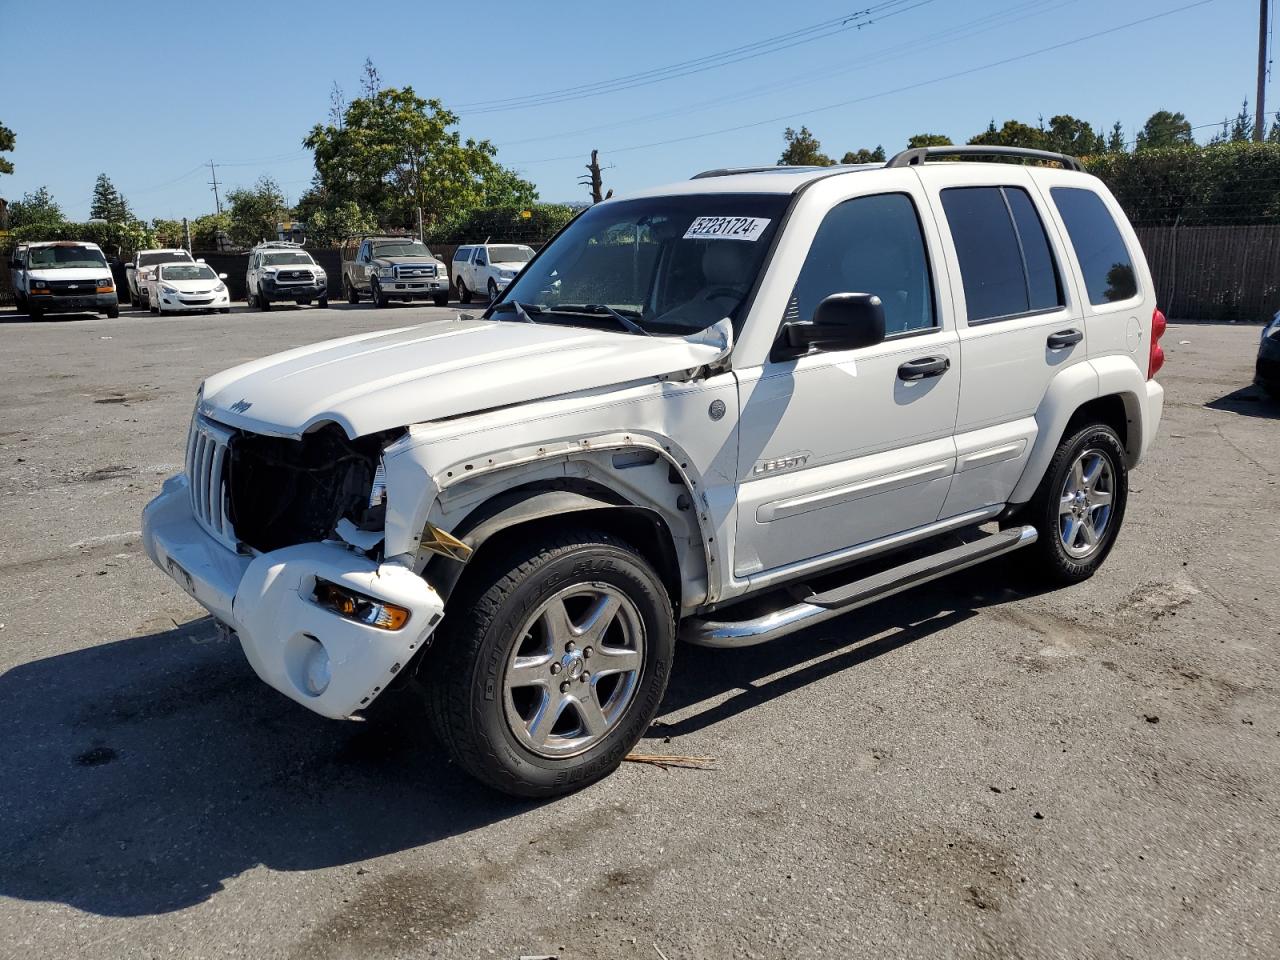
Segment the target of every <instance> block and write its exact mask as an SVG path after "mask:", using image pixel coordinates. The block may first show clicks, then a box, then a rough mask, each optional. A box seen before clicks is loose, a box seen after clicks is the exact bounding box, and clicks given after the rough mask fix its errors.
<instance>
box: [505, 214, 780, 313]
mask: <svg viewBox="0 0 1280 960" xmlns="http://www.w3.org/2000/svg"><path fill="white" fill-rule="evenodd" d="M790 199H791V198H790V196H788V195H781V194H778V195H774V194H728V193H720V194H704V195H691V196H675V197H646V198H643V199H638V200H622V201H613V202H609V203H602V204H599V205H598V206H595V207H592V208H591V209H589V210H587V211H586V212H585V213H583V214H582V215H581V216H579V217H578V219H577V220H575V221H573V223H571V224H570V225H569V227H568V228H567V229H566V230H565V231H564V232H563V233H561V234H560V235H559V236H558V237H557V238H556V239H555V240H553V241H552V242H551V243H550V244H549V245H548V246H547V247H545V248H544V249H543V250H542V252H541V253H539V255H538V258H537V260H535V261H534V262H533V263H532V264H530V265H529V266H528V267H526V268H525V270H524V272H523V273H522V274H520V276H519V277H518V278H517V279H516V281H515V282H514V283H513V284H512V285H511V286H510V287H508V288H507V292H506V294H505V295H504V296H503V298H502V301H501V303H500V304H499V305H498V307H499V308H498V309H497V310H496V311H495V315H496V316H497V317H500V318H501V319H504V320H505V319H510V318H511V317H512V315H513V311H511V310H506V311H503V310H502V309H501V304H502V303H507V302H510V301H518V302H520V303H521V304H523V305H525V306H526V307H537V308H539V309H538V312H537V316H536V318H535V319H536V321H537V322H539V323H544V322H559V323H578V324H582V325H590V326H602V327H606V328H610V329H617V327H618V323H617V322H616V320H615V319H614V318H612V317H610V316H609V315H608V311H609V310H613V311H616V312H618V313H621V314H624V315H626V316H627V317H629V318H631V319H633V320H634V321H635V322H636V323H638V324H639V325H640V326H641V327H642V328H643V329H644V330H645V331H646V332H649V333H660V334H661V333H666V334H688V333H693V332H696V331H698V330H702V329H704V328H706V327H709V326H711V325H712V324H713V323H715V322H717V321H718V320H723V319H724V318H725V317H729V318H730V319H731V320H733V321H734V323H735V326H736V325H737V324H738V322H740V320H741V317H740V316H739V313H740V311H741V308H742V304H743V302H744V301H745V300H746V297H747V293H748V292H749V291H750V290H751V287H752V285H753V284H754V282H755V279H756V276H757V275H758V274H759V272H760V268H761V265H762V264H763V263H764V257H765V252H766V251H767V250H768V248H769V244H770V242H771V241H772V239H773V235H774V234H775V233H776V232H777V230H778V225H779V224H780V222H781V220H782V216H783V214H784V213H785V211H786V208H787V204H788V202H789V201H790ZM495 259H496V258H495ZM605 308H608V309H605Z"/></svg>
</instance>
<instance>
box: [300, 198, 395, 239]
mask: <svg viewBox="0 0 1280 960" xmlns="http://www.w3.org/2000/svg"><path fill="white" fill-rule="evenodd" d="M294 213H295V214H296V216H297V218H298V219H299V220H301V221H302V222H303V223H305V224H306V225H307V242H308V243H310V244H314V245H315V246H320V247H331V246H337V245H338V244H340V243H342V241H343V240H345V239H347V238H348V237H353V236H356V235H357V234H361V233H372V232H374V231H375V230H377V229H378V220H377V218H376V217H375V216H374V215H373V214H372V213H369V212H367V211H365V210H362V209H361V208H360V205H359V204H358V203H356V202H355V201H354V200H334V199H332V198H331V197H329V196H328V195H327V194H326V192H325V191H324V190H323V189H316V188H312V189H310V190H308V191H307V192H306V193H304V194H303V195H302V196H301V197H300V198H299V199H298V206H297V207H296V208H295V210H294Z"/></svg>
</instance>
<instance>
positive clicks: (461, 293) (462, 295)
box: [458, 280, 471, 303]
mask: <svg viewBox="0 0 1280 960" xmlns="http://www.w3.org/2000/svg"><path fill="white" fill-rule="evenodd" d="M458 300H459V301H460V302H462V303H470V302H471V291H470V290H468V289H467V285H466V284H465V283H463V282H462V281H461V280H459V281H458Z"/></svg>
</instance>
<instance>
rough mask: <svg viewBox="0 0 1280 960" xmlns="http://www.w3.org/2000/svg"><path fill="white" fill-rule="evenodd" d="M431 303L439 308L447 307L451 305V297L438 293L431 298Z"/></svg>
mask: <svg viewBox="0 0 1280 960" xmlns="http://www.w3.org/2000/svg"><path fill="white" fill-rule="evenodd" d="M431 302H432V303H434V304H435V305H436V306H437V307H447V306H448V305H449V295H448V294H447V293H437V294H436V295H435V296H434V297H432V298H431Z"/></svg>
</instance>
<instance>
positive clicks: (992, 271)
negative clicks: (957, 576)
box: [920, 163, 1088, 517]
mask: <svg viewBox="0 0 1280 960" xmlns="http://www.w3.org/2000/svg"><path fill="white" fill-rule="evenodd" d="M968 166H969V165H966V164H951V163H948V164H939V165H937V166H934V167H926V168H923V169H921V171H920V176H921V180H922V181H923V182H924V183H925V184H926V186H927V187H928V188H929V192H930V198H931V201H932V203H933V207H934V211H935V213H936V214H937V216H938V218H939V222H940V224H941V226H942V235H943V248H944V251H945V253H946V257H947V267H948V270H949V272H950V275H951V289H952V291H953V296H954V297H955V300H956V314H957V316H958V318H959V337H960V365H961V378H960V380H961V383H960V402H959V409H958V412H957V416H956V436H955V440H956V474H955V478H954V479H953V481H952V484H951V490H950V492H949V493H948V496H947V501H946V504H945V505H944V507H943V511H942V515H943V517H949V516H955V515H957V514H961V513H967V512H969V511H972V510H975V509H980V508H984V507H993V506H997V505H999V504H1002V503H1004V502H1006V500H1007V499H1008V497H1009V494H1010V493H1012V491H1013V488H1014V486H1015V485H1016V484H1017V482H1018V479H1019V478H1020V477H1021V475H1022V472H1023V469H1024V467H1025V465H1026V462H1027V459H1028V458H1029V457H1030V455H1031V448H1032V446H1033V445H1034V442H1035V439H1036V435H1037V433H1038V424H1037V421H1036V413H1037V411H1038V410H1039V409H1040V406H1041V402H1042V401H1043V399H1044V396H1045V393H1046V391H1047V390H1048V388H1049V384H1050V382H1051V381H1052V380H1053V379H1054V377H1055V376H1057V375H1059V374H1060V373H1061V372H1062V371H1064V370H1065V369H1067V368H1069V367H1070V366H1072V365H1074V364H1077V363H1080V362H1082V361H1084V360H1085V359H1086V358H1087V356H1088V354H1087V351H1086V346H1085V326H1084V318H1083V314H1082V311H1081V306H1080V300H1079V297H1078V295H1077V292H1076V290H1075V285H1074V282H1073V279H1072V277H1073V275H1072V274H1071V272H1070V271H1069V270H1068V269H1067V268H1066V266H1065V265H1066V264H1067V263H1068V260H1067V256H1066V251H1065V248H1064V246H1063V243H1062V240H1061V237H1060V235H1059V233H1058V231H1057V229H1056V227H1055V228H1049V227H1048V226H1047V224H1050V223H1053V221H1052V220H1051V219H1050V218H1049V217H1048V216H1047V211H1046V210H1045V209H1044V206H1043V204H1044V200H1043V198H1042V197H1041V195H1040V192H1039V191H1038V190H1037V189H1036V187H1035V185H1034V184H1033V183H1032V180H1031V177H1030V175H1029V174H1028V173H1027V171H1026V170H1023V169H1019V168H1015V167H1012V166H1009V165H1004V164H999V165H997V164H982V165H977V164H974V165H972V167H970V168H969V169H965V168H966V167H968ZM957 168H959V169H957Z"/></svg>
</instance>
